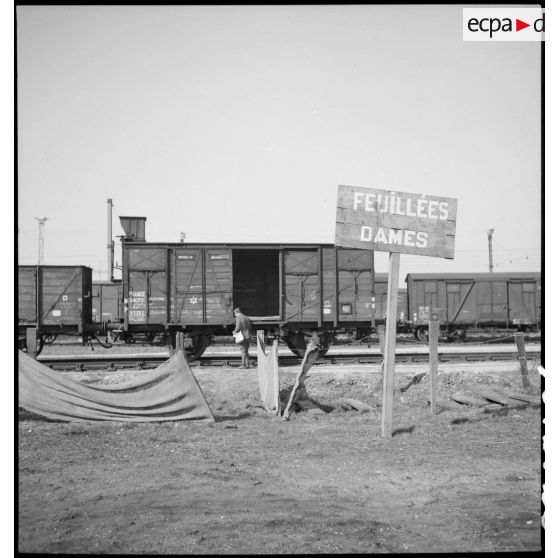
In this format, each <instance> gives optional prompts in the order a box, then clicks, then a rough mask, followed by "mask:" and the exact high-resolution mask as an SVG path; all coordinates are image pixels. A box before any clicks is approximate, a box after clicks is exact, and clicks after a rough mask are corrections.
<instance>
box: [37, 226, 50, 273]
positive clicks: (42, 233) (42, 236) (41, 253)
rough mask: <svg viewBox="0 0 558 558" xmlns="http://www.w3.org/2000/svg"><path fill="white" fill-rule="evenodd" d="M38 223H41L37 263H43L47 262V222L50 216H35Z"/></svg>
mask: <svg viewBox="0 0 558 558" xmlns="http://www.w3.org/2000/svg"><path fill="white" fill-rule="evenodd" d="M35 219H36V220H37V223H39V256H38V261H37V265H43V264H44V263H45V230H44V229H45V223H46V222H47V221H48V217H35Z"/></svg>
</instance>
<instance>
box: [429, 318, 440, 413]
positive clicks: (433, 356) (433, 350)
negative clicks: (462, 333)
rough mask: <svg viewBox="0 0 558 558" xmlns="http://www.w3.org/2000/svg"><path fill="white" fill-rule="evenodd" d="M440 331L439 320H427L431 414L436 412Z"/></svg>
mask: <svg viewBox="0 0 558 558" xmlns="http://www.w3.org/2000/svg"><path fill="white" fill-rule="evenodd" d="M439 332H440V322H439V321H438V320H437V319H433V320H430V321H429V322H428V342H429V345H430V347H429V353H430V383H431V385H430V389H431V392H430V409H431V412H432V414H433V415H435V414H436V412H437V409H436V386H437V385H438V333H439Z"/></svg>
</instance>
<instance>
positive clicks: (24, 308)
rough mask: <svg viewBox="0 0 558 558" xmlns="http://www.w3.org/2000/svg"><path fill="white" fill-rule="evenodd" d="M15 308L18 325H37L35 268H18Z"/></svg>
mask: <svg viewBox="0 0 558 558" xmlns="http://www.w3.org/2000/svg"><path fill="white" fill-rule="evenodd" d="M17 308H18V312H17V315H18V322H19V324H20V325H34V324H36V323H37V268H36V267H27V266H19V267H18V282H17Z"/></svg>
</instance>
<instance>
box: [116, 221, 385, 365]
mask: <svg viewBox="0 0 558 558" xmlns="http://www.w3.org/2000/svg"><path fill="white" fill-rule="evenodd" d="M125 230H127V227H126V226H125ZM128 230H129V229H128ZM128 230H127V232H128ZM128 238H129V236H128ZM122 266H123V267H122V277H123V289H124V325H123V328H124V332H125V335H127V336H133V335H135V334H146V333H147V334H151V335H155V334H163V335H165V336H166V338H167V341H168V342H169V344H174V343H175V339H176V338H177V336H176V333H177V332H183V333H184V334H185V335H184V349H185V350H186V352H187V353H189V355H190V357H191V358H192V357H193V358H195V357H197V356H199V355H201V353H203V351H204V350H205V348H206V347H207V345H208V343H209V342H210V340H211V337H212V335H225V334H228V333H230V332H231V331H232V329H233V326H234V317H233V309H234V308H236V307H240V308H241V309H242V311H243V312H244V313H245V314H246V315H248V316H250V318H251V320H252V323H253V327H254V329H262V330H264V331H266V333H267V334H270V335H277V336H280V337H281V338H282V339H283V340H284V341H285V343H286V344H287V346H288V347H289V348H290V349H291V350H292V351H293V352H294V353H295V354H298V355H302V354H304V351H305V350H306V342H307V340H308V338H309V337H310V336H312V335H317V336H318V337H319V340H320V344H321V346H322V348H323V349H322V353H325V352H326V351H327V348H328V347H329V345H330V344H331V343H332V341H333V338H334V335H335V332H336V331H340V330H346V329H348V328H351V329H352V330H356V336H357V338H358V337H364V336H366V335H369V334H370V332H371V331H372V330H373V328H374V326H375V312H374V301H373V298H374V259H373V253H372V252H371V251H368V250H353V249H342V248H336V247H334V246H333V245H324V244H310V245H306V244H186V243H176V244H160V243H147V242H145V241H143V239H142V238H141V237H140V238H139V239H138V238H137V237H136V238H134V239H133V240H132V241H130V240H127V239H126V238H125V239H123V242H122ZM179 339H180V337H179Z"/></svg>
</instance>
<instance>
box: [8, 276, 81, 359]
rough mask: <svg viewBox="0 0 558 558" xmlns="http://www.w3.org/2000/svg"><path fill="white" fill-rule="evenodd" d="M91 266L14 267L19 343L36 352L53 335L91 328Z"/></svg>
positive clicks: (73, 333) (22, 346)
mask: <svg viewBox="0 0 558 558" xmlns="http://www.w3.org/2000/svg"><path fill="white" fill-rule="evenodd" d="M91 278H92V269H91V268H90V267H85V266H65V265H58V266H54V265H41V266H26V265H24V266H19V267H18V330H19V331H18V335H19V346H20V348H25V347H27V346H28V345H29V347H28V348H29V349H30V350H32V351H33V352H35V351H37V353H38V352H40V350H41V349H42V346H43V344H44V343H45V342H49V341H50V340H52V339H53V338H54V337H55V336H56V335H59V334H65V335H79V336H86V335H87V332H89V331H90V330H91V321H92V320H91V316H92V312H91V285H92V280H91Z"/></svg>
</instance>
